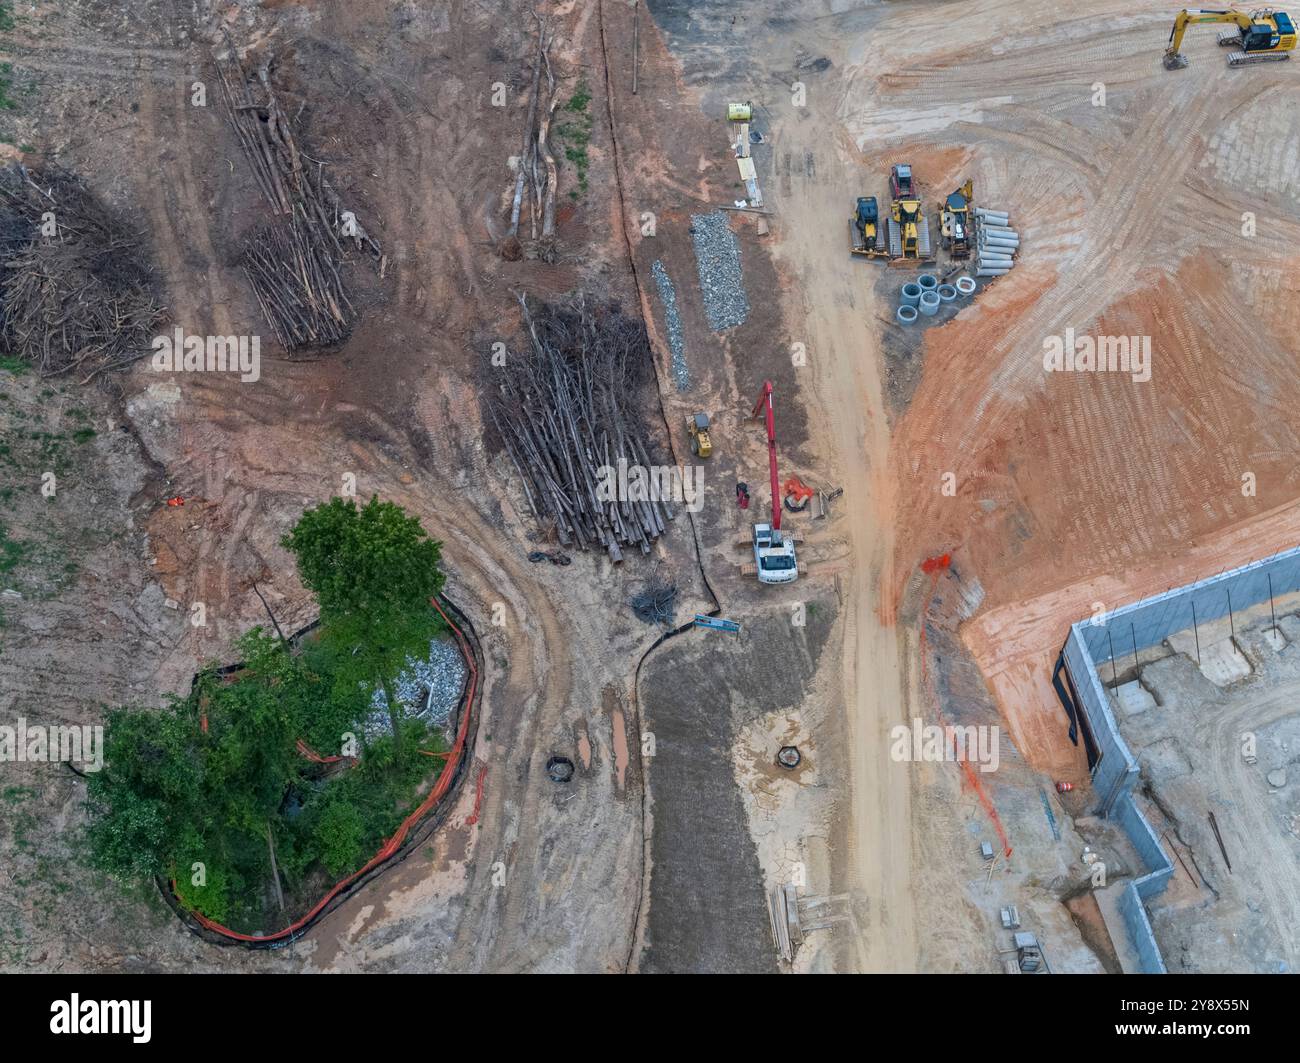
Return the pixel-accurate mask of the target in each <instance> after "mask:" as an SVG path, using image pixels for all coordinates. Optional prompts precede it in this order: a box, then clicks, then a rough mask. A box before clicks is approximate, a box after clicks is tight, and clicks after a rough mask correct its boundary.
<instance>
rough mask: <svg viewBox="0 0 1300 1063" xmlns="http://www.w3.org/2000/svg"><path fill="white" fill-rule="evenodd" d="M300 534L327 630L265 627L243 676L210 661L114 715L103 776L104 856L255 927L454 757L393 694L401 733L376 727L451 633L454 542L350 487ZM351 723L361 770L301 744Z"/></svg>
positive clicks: (128, 874)
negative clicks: (445, 630)
mask: <svg viewBox="0 0 1300 1063" xmlns="http://www.w3.org/2000/svg"><path fill="white" fill-rule="evenodd" d="M285 545H286V546H287V547H289V549H290V550H292V551H293V553H294V554H295V556H296V557H297V558H298V561H299V565H300V571H301V575H302V578H303V581H304V583H305V584H306V585H307V586H308V587H309V588H310V589H312V590H313V591H314V592H315V593H316V595H317V599H318V601H319V603H320V624H319V627H318V628H317V631H316V633H315V634H314V635H313V636H310V637H307V638H304V639H302V640H300V641H299V642H298V644H296V645H293V646H291V645H289V644H288V643H286V642H285V641H284V640H282V639H281V638H278V637H276V636H274V635H271V634H269V633H267V632H265V631H263V630H262V629H261V628H254V629H252V630H251V631H249V632H247V633H246V634H245V635H243V636H242V637H241V638H240V639H239V640H238V641H237V643H236V646H235V649H236V651H237V653H238V657H239V660H240V661H241V666H240V667H239V668H238V669H237V670H235V671H234V672H232V673H230V674H222V673H221V672H219V671H218V670H217V669H216V668H215V667H209V668H207V669H205V670H204V671H203V672H202V673H200V675H199V676H198V678H197V680H196V681H195V683H194V686H193V689H192V691H191V692H190V694H189V695H188V696H185V697H173V698H171V699H169V700H168V701H167V702H166V704H165V705H164V706H163V708H162V709H160V710H158V709H146V708H138V707H126V708H119V709H115V710H113V711H111V712H110V713H109V714H108V718H107V726H106V729H105V740H104V767H103V769H102V770H101V771H99V772H96V773H94V774H91V775H89V776H88V780H89V786H88V794H89V801H90V805H91V810H92V821H91V828H90V855H91V860H92V863H93V864H94V865H95V866H97V867H99V868H100V869H102V870H104V871H106V872H108V873H110V874H112V875H114V876H117V877H122V878H138V877H143V876H151V875H162V876H165V877H167V878H169V879H172V880H174V881H175V883H176V888H177V892H178V893H179V895H180V896H181V898H182V899H183V900H184V901H185V903H186V904H188V905H189V906H191V907H193V908H196V909H198V910H201V911H203V912H204V913H205V914H206V915H208V916H209V917H210V918H213V919H216V920H218V921H220V922H223V923H226V924H227V925H232V926H234V925H237V924H238V925H245V926H247V927H249V928H251V929H258V928H261V927H262V925H263V924H264V922H265V920H266V919H267V918H268V913H269V912H270V911H271V909H270V908H269V906H270V905H271V904H272V903H273V898H276V897H277V896H278V892H279V885H280V884H281V883H282V884H283V887H284V889H285V892H287V893H289V894H290V896H291V897H293V896H296V895H298V894H303V895H309V894H312V893H313V891H314V892H315V893H317V894H318V893H319V892H323V889H324V888H325V887H326V886H327V884H328V882H332V881H336V880H337V879H338V877H340V876H342V875H345V874H347V873H349V872H351V871H353V870H355V869H356V868H357V867H359V866H361V864H362V863H364V861H365V860H366V859H368V858H369V856H370V855H371V854H373V853H374V852H375V851H376V850H377V849H378V848H379V846H380V844H381V843H382V841H383V839H384V838H385V837H387V836H388V835H390V834H391V833H392V831H393V830H394V829H396V827H397V825H398V824H399V823H400V822H401V820H402V819H403V818H404V816H405V815H406V814H407V813H408V811H409V809H410V808H411V807H412V806H413V804H414V803H415V799H416V792H417V788H418V787H419V786H420V785H421V784H422V783H424V782H426V781H427V780H428V776H429V774H430V773H431V772H436V770H437V769H438V767H439V766H440V765H441V763H442V762H441V761H440V760H438V759H436V758H428V757H421V756H416V755H414V753H415V750H416V749H424V750H436V749H442V748H445V743H444V742H443V739H442V736H441V735H440V734H436V733H430V732H429V730H428V728H427V727H426V726H425V724H424V723H423V721H421V720H418V719H414V718H412V719H403V718H401V717H400V715H399V714H398V712H397V710H396V703H395V701H394V700H392V699H391V698H390V700H389V708H390V722H391V728H390V733H388V734H382V735H378V736H372V737H370V738H367V737H366V724H367V720H368V718H369V717H371V716H372V715H373V707H372V699H373V697H374V691H375V689H376V687H377V686H383V687H387V688H388V689H389V690H391V681H392V679H393V678H394V677H395V676H396V675H398V674H399V673H400V671H401V670H402V669H403V668H404V667H405V665H406V663H407V658H408V657H418V658H423V657H427V655H428V652H429V640H430V639H431V638H433V637H435V636H436V635H437V633H438V631H439V628H440V623H441V618H440V617H439V616H438V614H437V613H436V612H435V611H434V610H433V609H431V608H430V606H429V598H430V596H432V595H433V594H434V593H436V592H437V591H438V590H440V589H441V586H442V574H441V573H440V572H439V571H438V568H437V565H438V561H439V549H438V544H437V543H436V542H434V541H433V540H431V539H429V538H428V536H427V535H426V534H425V532H424V530H423V529H422V528H421V527H420V525H419V522H418V521H417V520H416V519H415V518H413V517H410V516H408V515H407V514H406V513H404V512H403V511H402V510H401V509H400V508H399V507H397V506H395V505H393V504H391V503H385V502H379V501H378V500H376V499H372V500H371V501H370V503H368V504H367V505H366V506H364V507H362V508H361V509H358V508H357V507H356V506H355V504H353V503H352V502H351V501H350V500H349V501H347V502H344V501H343V500H341V499H335V500H333V501H332V502H330V503H327V504H325V505H322V506H318V507H316V508H315V509H312V510H308V511H307V512H306V513H304V514H303V516H302V519H301V520H300V521H299V522H298V524H297V525H296V526H295V527H294V529H293V531H292V532H290V533H289V535H287V536H286V537H285ZM348 736H352V737H353V738H355V740H356V741H357V742H358V743H359V744H360V746H361V759H360V761H359V762H358V763H356V764H353V765H351V766H350V767H347V768H346V770H339V767H338V766H337V765H334V766H332V767H330V768H326V767H325V766H323V765H321V764H318V763H316V762H314V761H312V760H310V759H308V758H306V757H304V756H303V755H302V752H301V751H300V749H299V747H298V743H299V741H300V740H301V741H302V742H305V743H306V744H307V746H309V747H310V748H312V749H316V750H318V751H320V752H321V753H326V754H328V753H336V752H340V751H343V749H342V746H343V744H344V743H345V742H346V741H347V738H348ZM273 866H274V867H275V869H276V871H277V872H278V876H277V875H273V874H272V867H273ZM277 878H278V882H277ZM271 886H274V887H275V888H269V887H271Z"/></svg>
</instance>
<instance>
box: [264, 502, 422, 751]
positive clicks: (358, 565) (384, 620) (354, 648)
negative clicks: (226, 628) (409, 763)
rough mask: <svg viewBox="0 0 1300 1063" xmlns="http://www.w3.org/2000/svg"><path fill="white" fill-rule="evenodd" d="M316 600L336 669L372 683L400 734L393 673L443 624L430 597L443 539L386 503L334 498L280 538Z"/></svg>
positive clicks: (418, 653)
mask: <svg viewBox="0 0 1300 1063" xmlns="http://www.w3.org/2000/svg"><path fill="white" fill-rule="evenodd" d="M282 543H283V545H284V546H285V547H286V548H287V549H288V550H290V551H291V552H292V553H293V555H294V556H295V557H296V558H297V561H298V572H299V575H300V576H301V577H302V581H303V583H305V584H306V585H307V587H308V588H310V589H311V590H312V591H314V592H315V593H316V598H317V601H318V602H319V603H320V619H321V639H322V641H323V642H324V643H325V644H326V645H327V646H329V647H331V648H332V649H333V650H334V651H335V660H336V662H337V663H338V664H339V668H340V674H341V675H343V676H345V677H347V678H349V679H355V680H356V681H358V682H365V683H368V684H370V685H372V686H377V687H378V688H379V689H381V690H383V692H384V698H385V700H386V701H387V703H388V714H389V720H390V722H391V724H392V729H393V736H394V738H395V739H399V747H398V755H399V756H400V755H401V746H400V735H401V728H400V726H399V718H400V708H399V706H398V703H397V697H396V695H395V694H394V692H393V679H394V678H395V677H396V676H397V675H398V674H399V673H400V672H401V671H402V669H403V668H404V667H405V665H406V660H407V658H408V657H417V658H421V659H423V658H424V657H426V656H427V655H428V652H429V642H430V640H432V639H433V637H434V636H435V635H436V634H437V633H438V631H439V630H440V629H441V627H442V622H441V618H440V617H439V616H438V614H437V612H436V611H435V610H434V609H433V608H432V606H431V605H430V599H431V598H432V597H433V596H434V595H435V594H437V593H438V592H439V591H440V590H441V589H442V584H443V576H442V573H441V572H440V571H439V569H438V562H439V560H440V558H441V545H442V544H441V543H438V542H436V541H435V540H433V539H430V538H429V537H428V534H427V533H426V532H425V530H424V529H423V528H422V527H420V522H419V521H418V520H417V519H416V518H415V517H412V516H410V515H408V514H407V513H406V512H405V511H404V510H403V509H402V508H401V507H400V506H397V505H394V504H393V503H392V502H380V501H379V499H378V498H377V497H372V498H371V499H370V501H369V502H367V503H366V504H365V505H364V506H362V507H360V508H358V507H357V504H356V502H355V501H354V500H352V499H350V498H348V499H343V498H332V499H330V501H329V502H326V503H324V504H323V505H320V506H317V507H315V508H314V509H309V510H307V511H306V512H305V513H304V514H303V515H302V517H301V519H300V520H299V521H298V523H297V524H296V525H295V526H294V528H293V530H292V531H291V532H290V533H289V534H288V535H286V536H285V537H284V539H283V540H282Z"/></svg>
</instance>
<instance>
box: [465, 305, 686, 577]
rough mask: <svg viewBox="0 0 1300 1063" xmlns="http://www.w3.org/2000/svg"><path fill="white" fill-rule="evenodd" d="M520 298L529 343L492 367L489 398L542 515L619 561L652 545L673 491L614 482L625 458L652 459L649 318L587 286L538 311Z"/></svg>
mask: <svg viewBox="0 0 1300 1063" xmlns="http://www.w3.org/2000/svg"><path fill="white" fill-rule="evenodd" d="M519 302H520V305H521V306H522V307H523V317H524V325H525V328H526V330H527V333H528V337H529V347H528V349H527V350H526V351H524V352H522V353H519V354H514V353H512V354H511V355H510V356H509V357H508V359H507V364H506V365H505V366H502V367H499V368H492V369H489V370H488V372H489V373H490V374H492V375H491V377H490V378H489V379H490V386H489V394H488V401H487V408H488V413H489V416H490V417H491V420H492V423H493V424H494V425H495V426H496V430H497V433H498V434H499V436H500V437H501V440H502V441H503V443H504V444H505V449H506V452H507V453H508V454H509V456H510V460H511V461H512V462H513V464H514V467H515V470H516V471H517V472H518V473H519V478H520V483H521V485H522V487H523V491H524V494H525V496H526V497H527V499H528V505H529V507H530V509H531V510H532V513H533V516H534V517H535V518H536V519H537V520H538V521H540V522H543V523H544V524H547V525H550V526H551V527H553V528H554V531H555V534H556V536H557V537H558V538H559V541H560V543H561V544H563V545H564V546H571V547H574V548H577V549H580V550H588V549H594V548H603V549H604V550H605V551H606V552H607V553H608V554H609V556H610V558H611V559H612V560H614V561H621V560H622V559H623V549H624V548H625V547H635V548H637V549H639V550H640V551H641V552H642V553H643V554H646V553H649V552H650V547H651V544H652V543H653V542H654V541H655V539H657V538H658V537H659V536H660V535H662V534H663V533H664V529H665V526H666V522H667V521H669V520H672V519H673V516H674V513H673V509H672V505H671V501H670V500H667V499H654V498H634V497H628V498H618V497H616V496H617V495H618V494H620V493H624V494H628V495H632V494H634V492H610V491H609V490H607V489H606V488H607V487H608V485H609V483H610V470H613V469H617V468H618V467H619V463H620V461H622V462H625V463H626V466H627V467H629V468H630V467H631V466H640V467H641V468H643V469H649V468H650V467H651V462H650V454H649V451H648V448H647V446H646V431H645V427H644V425H643V423H642V420H641V417H640V416H639V414H638V412H637V409H636V403H637V401H638V398H639V397H640V396H641V395H643V394H644V393H645V390H646V389H645V384H646V380H647V373H648V369H649V365H650V344H649V340H648V339H647V337H646V332H645V326H644V325H643V324H642V323H641V322H640V321H634V320H632V319H630V318H627V317H624V316H622V315H621V314H619V313H617V312H615V311H614V310H612V309H610V308H607V307H602V308H594V307H592V306H591V305H590V304H588V303H587V302H586V300H585V299H583V298H582V297H581V296H579V297H576V298H574V299H572V300H570V301H568V302H565V303H561V304H546V305H543V306H541V307H538V308H537V309H536V311H535V312H534V311H533V310H530V308H529V306H528V301H527V298H526V297H524V296H521V297H520V299H519ZM611 493H612V494H614V495H615V497H607V496H609V495H610V494H611Z"/></svg>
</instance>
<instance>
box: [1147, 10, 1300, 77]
mask: <svg viewBox="0 0 1300 1063" xmlns="http://www.w3.org/2000/svg"><path fill="white" fill-rule="evenodd" d="M1203 22H1230V23H1232V24H1233V25H1234V26H1235V27H1236V29H1235V30H1231V31H1229V32H1227V33H1221V34H1220V35H1219V47H1221V48H1237V49H1239V51H1235V52H1232V53H1230V54H1229V55H1228V65H1229V66H1245V65H1246V64H1248V63H1261V62H1278V61H1280V60H1283V59H1290V58H1291V52H1292V50H1293V49H1294V48H1295V42H1296V32H1295V24H1294V23H1293V22H1292V21H1291V16H1290V15H1288V14H1287V13H1286V12H1285V11H1274V10H1272V9H1271V8H1262V9H1260V10H1259V11H1252V12H1251V13H1250V14H1246V12H1244V11H1232V10H1219V11H1188V10H1187V8H1183V10H1182V11H1180V12H1179V13H1178V17H1177V18H1176V19H1174V28H1173V29H1172V30H1170V31H1169V47H1168V48H1166V49H1165V69H1166V70H1182V69H1183V68H1184V67H1186V66H1187V57H1186V56H1185V55H1183V53H1182V52H1181V51H1180V50H1179V49H1180V48H1182V46H1183V34H1184V33H1186V32H1187V27H1188V26H1192V25H1197V24H1199V23H1203Z"/></svg>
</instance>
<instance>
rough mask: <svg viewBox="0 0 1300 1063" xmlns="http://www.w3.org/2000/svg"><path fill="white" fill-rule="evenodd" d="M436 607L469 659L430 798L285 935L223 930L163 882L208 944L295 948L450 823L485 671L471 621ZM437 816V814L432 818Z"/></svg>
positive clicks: (443, 604)
mask: <svg viewBox="0 0 1300 1063" xmlns="http://www.w3.org/2000/svg"><path fill="white" fill-rule="evenodd" d="M430 601H431V603H432V605H433V607H434V608H435V609H437V610H438V612H439V613H440V614H442V618H443V619H444V620H445V621H446V622H447V627H448V628H449V629H450V630H451V633H452V635H453V637H454V638H455V640H456V644H457V646H458V647H459V648H460V651H461V654H462V655H463V656H464V658H465V666H466V668H465V685H464V688H463V689H462V691H461V696H460V702H459V703H458V705H457V707H456V715H455V719H456V721H457V724H456V740H455V743H454V744H453V745H452V748H451V750H450V751H449V752H448V754H447V759H446V764H445V766H444V767H443V769H442V773H441V774H440V775H439V776H438V780H437V782H435V783H434V785H433V787H432V788H431V789H430V791H429V793H428V795H427V796H426V797H425V799H424V800H423V801H422V802H420V804H419V806H418V807H417V808H415V809H414V810H413V811H412V812H411V814H410V815H409V816H407V817H406V819H404V820H403V821H402V822H401V824H400V825H399V826H398V828H397V830H396V831H395V832H394V833H393V835H392V837H390V838H388V839H387V840H386V841H385V842H384V844H383V845H382V846H380V848H379V851H378V852H377V853H375V855H374V856H373V857H371V858H370V860H368V861H367V862H366V863H365V864H364V865H363V866H362V867H361V868H359V869H358V870H356V871H354V872H353V873H352V874H350V875H348V876H347V877H346V878H344V879H342V880H340V881H339V882H337V883H335V884H334V886H333V887H332V888H331V889H330V890H329V892H328V893H326V894H325V896H324V897H322V898H321V899H320V900H319V901H318V902H317V903H316V904H315V905H314V906H313V907H312V909H311V910H310V911H309V912H307V914H306V915H304V916H302V917H301V918H300V919H298V920H297V921H296V922H294V923H292V924H290V925H289V926H287V927H285V928H284V929H283V930H278V931H275V932H274V933H269V934H261V935H257V934H241V933H240V932H239V931H237V930H231V929H230V928H229V927H225V926H222V925H221V924H220V923H218V922H215V921H214V920H212V919H209V918H207V916H205V915H203V914H202V913H201V912H196V911H192V910H190V909H188V908H186V907H185V906H184V905H183V904H182V903H181V902H180V899H179V897H177V895H176V891H175V889H174V888H173V884H172V883H169V882H166V881H163V880H161V879H160V880H159V882H158V885H159V888H160V890H161V892H162V895H163V899H164V900H165V901H166V902H167V904H168V905H169V906H170V907H171V909H172V911H174V912H175V913H176V914H177V916H179V917H180V919H181V921H182V922H183V923H184V924H185V925H186V927H187V928H188V929H189V930H191V931H192V932H193V933H195V934H197V935H198V936H199V937H202V938H203V939H204V940H206V941H209V942H212V943H214V944H219V945H239V946H242V947H244V948H251V949H279V948H284V947H286V946H287V945H291V944H292V943H293V942H294V941H295V940H297V939H298V938H300V937H302V935H303V934H304V933H306V932H307V931H308V930H309V929H311V927H312V926H313V925H314V924H315V923H316V922H317V921H318V920H320V919H322V918H323V917H324V916H326V915H328V914H329V913H330V912H332V911H333V910H334V909H335V908H337V907H338V906H339V905H341V904H342V903H343V902H344V901H346V900H347V899H348V898H349V897H351V896H352V895H353V894H354V893H356V892H357V891H358V890H359V889H361V888H362V887H363V886H365V885H366V884H367V883H369V882H370V881H371V880H373V879H374V878H376V877H378V876H379V875H380V874H382V873H383V872H384V871H386V870H387V869H388V868H389V867H391V866H393V865H395V864H398V863H400V862H401V861H402V860H405V859H406V857H408V856H409V855H410V854H411V853H413V852H414V851H415V850H416V849H417V848H418V847H419V846H420V844H421V843H422V842H424V841H425V840H426V839H427V838H428V837H429V836H430V835H431V834H432V833H433V832H434V831H435V830H436V829H437V828H438V827H439V826H440V825H441V824H442V822H443V820H444V819H445V818H446V815H447V811H448V810H449V809H450V808H451V802H450V801H446V802H444V798H446V797H447V795H448V794H450V793H451V792H452V790H453V789H454V788H455V787H456V786H457V784H458V783H459V782H460V779H461V778H462V777H463V776H464V774H465V767H466V765H467V764H468V763H469V760H470V752H471V750H472V748H473V737H474V734H475V732H476V730H477V727H478V719H477V716H476V714H475V711H474V710H475V708H476V700H477V698H478V695H479V690H480V686H479V684H480V682H481V680H480V676H481V674H482V668H483V653H482V650H481V649H480V647H479V645H478V637H477V636H476V635H475V633H474V628H473V625H472V624H471V623H470V622H469V619H468V618H467V617H466V616H465V615H464V614H463V613H462V612H461V611H460V610H459V609H457V608H456V607H455V606H453V605H452V604H451V603H450V602H448V601H447V600H446V599H445V598H444V599H442V600H439V599H438V598H432V599H430ZM431 813H433V814H431Z"/></svg>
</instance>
